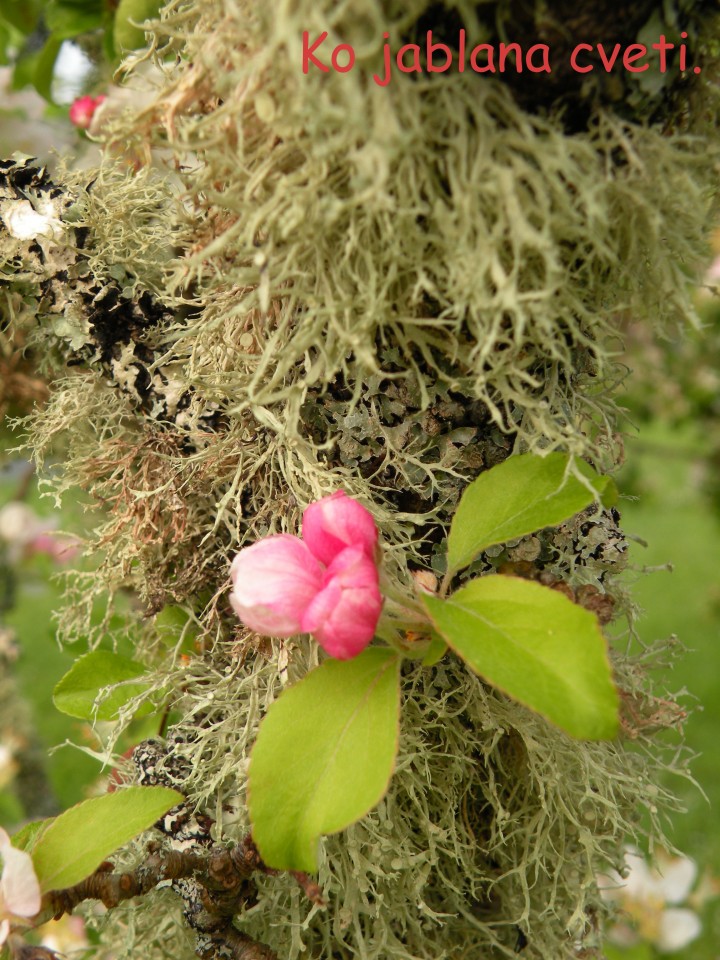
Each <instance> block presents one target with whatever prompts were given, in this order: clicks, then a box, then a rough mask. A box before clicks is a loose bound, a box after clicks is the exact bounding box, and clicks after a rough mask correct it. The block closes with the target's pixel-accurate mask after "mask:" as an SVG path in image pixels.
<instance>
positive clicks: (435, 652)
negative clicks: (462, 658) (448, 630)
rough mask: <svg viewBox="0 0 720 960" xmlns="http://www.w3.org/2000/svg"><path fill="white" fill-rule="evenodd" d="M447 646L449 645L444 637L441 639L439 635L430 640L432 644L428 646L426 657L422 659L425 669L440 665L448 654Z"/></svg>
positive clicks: (434, 635) (435, 634)
mask: <svg viewBox="0 0 720 960" xmlns="http://www.w3.org/2000/svg"><path fill="white" fill-rule="evenodd" d="M447 646H448V645H447V643H446V642H445V640H444V639H443V637H440V636H438V634H437V633H434V634H433V635H432V637H431V638H430V643H429V644H428V648H427V651H426V653H425V656H424V657H423V658H422V661H421V662H422V665H423V666H424V667H434V666H435V664H436V663H439V662H440V661H441V660H442V658H443V657H444V656H445V654H446V653H447Z"/></svg>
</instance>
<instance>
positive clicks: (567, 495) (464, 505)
mask: <svg viewBox="0 0 720 960" xmlns="http://www.w3.org/2000/svg"><path fill="white" fill-rule="evenodd" d="M568 463H569V457H567V456H566V455H565V454H562V453H551V454H549V455H548V456H546V457H539V456H536V455H535V454H532V453H527V454H523V455H522V456H519V457H509V458H508V459H507V460H504V461H503V462H502V463H500V464H498V465H497V466H496V467H492V469H490V470H487V471H486V472H485V473H482V474H481V475H480V476H479V477H478V478H477V480H474V481H473V482H472V483H471V484H470V486H469V487H468V488H467V489H466V490H465V493H464V494H463V496H462V499H461V500H460V503H459V504H458V508H457V511H456V513H455V516H454V517H453V521H452V525H451V527H450V536H449V537H448V568H449V570H450V571H451V572H452V573H454V572H455V571H457V570H460V569H462V568H463V567H466V566H467V565H468V564H469V563H472V561H473V560H474V559H475V557H477V555H478V554H479V553H480V552H481V551H483V550H486V549H487V548H488V547H491V546H493V545H494V544H496V543H505V542H506V541H508V540H514V539H516V538H517V537H524V536H525V535H526V534H528V533H533V532H534V531H535V530H541V529H542V528H543V527H554V526H557V524H559V523H562V522H563V521H564V520H568V519H569V518H570V517H572V516H574V515H575V514H576V513H578V512H579V511H580V510H584V509H585V507H587V506H589V505H590V504H591V503H592V502H593V501H594V500H595V499H600V498H601V497H602V498H603V502H604V503H605V505H606V506H611V505H612V503H614V502H615V494H614V491H615V485H614V484H613V482H612V480H611V479H610V478H609V477H601V476H600V475H599V474H597V473H596V472H595V471H594V470H593V469H592V467H590V466H588V464H586V463H585V461H584V460H577V459H576V460H575V462H574V466H575V468H576V469H577V470H578V471H579V472H580V473H581V474H582V475H583V476H584V477H586V478H587V480H588V481H589V483H588V485H585V484H583V483H582V482H581V481H580V480H578V479H577V477H575V476H573V475H572V473H568V472H567V468H568ZM593 490H595V491H596V494H597V496H595V495H594V494H593Z"/></svg>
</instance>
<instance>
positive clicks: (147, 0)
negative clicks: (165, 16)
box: [115, 0, 162, 50]
mask: <svg viewBox="0 0 720 960" xmlns="http://www.w3.org/2000/svg"><path fill="white" fill-rule="evenodd" d="M161 6H162V3H161V0H120V3H119V4H118V6H117V10H116V11H115V44H116V46H117V47H118V48H119V49H122V50H136V49H137V48H138V47H143V46H145V31H144V30H143V29H142V27H139V26H135V24H142V23H143V22H144V21H145V20H151V19H152V18H153V17H157V15H158V12H159V10H160V7H161Z"/></svg>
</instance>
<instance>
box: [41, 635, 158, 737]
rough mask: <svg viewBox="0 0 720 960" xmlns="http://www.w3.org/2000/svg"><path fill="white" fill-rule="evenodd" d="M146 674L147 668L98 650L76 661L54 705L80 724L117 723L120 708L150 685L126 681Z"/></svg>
mask: <svg viewBox="0 0 720 960" xmlns="http://www.w3.org/2000/svg"><path fill="white" fill-rule="evenodd" d="M145 673H146V670H145V668H144V667H143V666H142V665H141V664H139V663H136V662H135V661H134V660H129V659H128V658H127V657H121V656H119V655H118V654H117V653H110V651H108V650H95V651H93V652H92V653H86V654H85V656H83V657H80V658H79V659H78V660H76V662H75V663H74V664H73V666H72V668H71V669H70V670H69V671H68V673H66V674H65V676H64V677H63V678H62V680H60V682H59V683H58V684H57V686H56V687H55V690H54V692H53V703H54V704H55V706H56V707H57V708H58V710H59V711H60V712H61V713H66V714H68V715H69V716H71V717H77V718H78V719H80V720H95V719H97V720H114V719H116V718H117V715H118V712H119V710H120V708H121V707H123V706H124V705H125V704H126V703H128V702H129V701H130V700H132V698H133V697H135V696H137V695H138V694H139V693H142V691H143V690H145V689H146V687H147V683H127V682H126V681H128V680H135V679H136V678H137V677H141V676H143V675H144V674H145ZM113 684H120V686H116V687H113ZM110 687H112V689H108V688H110ZM96 704H97V708H96Z"/></svg>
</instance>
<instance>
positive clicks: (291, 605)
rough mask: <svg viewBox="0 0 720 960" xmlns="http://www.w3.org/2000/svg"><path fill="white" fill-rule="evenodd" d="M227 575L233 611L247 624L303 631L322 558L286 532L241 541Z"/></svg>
mask: <svg viewBox="0 0 720 960" xmlns="http://www.w3.org/2000/svg"><path fill="white" fill-rule="evenodd" d="M230 576H231V577H232V582H233V589H232V593H231V594H230V603H231V604H232V607H233V610H234V611H235V613H237V615H238V616H239V617H240V619H241V620H242V621H243V623H245V624H246V625H247V626H248V627H250V629H251V630H255V631H257V633H262V634H265V635H266V636H271V637H291V636H292V635H293V634H295V633H302V632H303V631H304V628H303V627H302V626H301V622H302V619H303V616H304V614H305V611H306V610H307V608H308V606H309V605H310V603H311V601H312V599H313V598H314V597H315V595H316V594H317V593H318V591H319V590H321V589H322V585H323V568H322V566H321V564H320V562H319V561H318V560H317V559H316V558H315V557H314V556H313V555H312V553H310V551H309V550H308V548H307V546H306V545H305V544H304V543H303V542H302V540H300V539H298V537H293V536H291V535H290V534H289V533H279V534H276V535H274V536H271V537H266V538H265V539H264V540H258V542H257V543H254V544H253V545H252V546H250V547H245V548H244V549H243V550H241V551H240V553H238V555H237V556H236V557H235V559H234V560H233V562H232V566H231V567H230Z"/></svg>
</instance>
